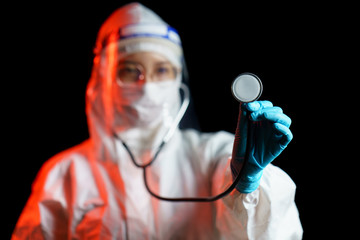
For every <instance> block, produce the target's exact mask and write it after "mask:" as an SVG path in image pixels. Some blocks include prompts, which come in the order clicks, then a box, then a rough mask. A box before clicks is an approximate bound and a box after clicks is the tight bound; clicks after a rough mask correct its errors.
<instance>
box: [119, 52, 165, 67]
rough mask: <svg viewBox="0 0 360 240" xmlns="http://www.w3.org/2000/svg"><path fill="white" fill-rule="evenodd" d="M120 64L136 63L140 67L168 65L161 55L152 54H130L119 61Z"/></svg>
mask: <svg viewBox="0 0 360 240" xmlns="http://www.w3.org/2000/svg"><path fill="white" fill-rule="evenodd" d="M120 62H136V63H140V64H142V65H149V64H158V63H170V61H169V60H168V59H167V58H166V57H165V56H163V55H161V54H159V53H154V52H137V53H132V54H130V55H128V56H126V57H124V58H122V59H121V60H120Z"/></svg>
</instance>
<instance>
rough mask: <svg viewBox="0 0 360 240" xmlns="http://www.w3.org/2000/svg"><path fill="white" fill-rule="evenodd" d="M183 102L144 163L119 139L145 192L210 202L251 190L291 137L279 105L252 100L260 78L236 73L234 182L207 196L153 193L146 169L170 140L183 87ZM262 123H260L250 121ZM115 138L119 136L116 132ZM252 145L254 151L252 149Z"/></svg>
mask: <svg viewBox="0 0 360 240" xmlns="http://www.w3.org/2000/svg"><path fill="white" fill-rule="evenodd" d="M182 89H183V91H184V95H185V97H184V101H183V104H182V106H181V108H180V111H179V113H178V116H177V117H176V120H175V121H174V124H173V126H172V127H170V129H169V131H168V133H167V134H166V135H165V137H164V138H163V141H162V142H161V144H160V145H159V147H158V148H157V151H156V152H155V154H154V157H153V158H152V159H151V160H150V161H149V162H148V163H146V164H143V165H140V164H138V163H137V162H136V160H135V158H134V156H133V154H132V153H131V151H130V149H129V147H128V146H127V145H126V143H125V142H124V141H122V140H121V139H120V140H121V142H122V144H123V146H124V147H125V149H126V150H127V151H128V153H129V155H130V158H131V159H132V161H133V162H134V164H135V165H136V166H137V167H140V168H143V173H144V174H143V176H144V184H145V186H146V189H147V190H148V192H149V193H150V194H151V195H152V196H153V197H156V198H158V199H160V200H164V201H171V202H180V201H182V202H211V201H216V200H218V199H221V198H223V197H225V196H226V195H228V194H229V193H230V192H231V191H233V190H234V188H236V189H238V190H239V191H240V192H242V193H250V192H252V191H254V190H255V189H256V188H257V187H258V186H259V184H260V178H261V176H262V171H263V169H264V168H265V167H266V166H267V165H268V164H269V163H270V162H271V161H273V160H274V158H275V157H277V156H278V155H279V154H280V153H281V152H282V150H283V149H284V148H285V147H286V146H287V144H288V143H289V142H290V141H291V139H292V134H291V132H290V130H289V126H290V123H291V120H290V118H289V117H287V116H286V115H285V114H283V113H282V110H281V108H279V107H273V105H272V103H271V102H269V101H258V102H255V101H256V100H257V99H258V98H259V97H260V96H261V93H262V89H263V85H262V83H261V81H260V79H259V78H258V77H257V76H256V75H254V74H251V73H243V74H240V75H239V76H238V77H237V78H236V79H235V80H234V82H233V84H232V88H231V89H232V93H233V96H234V97H235V98H236V99H237V100H238V101H239V102H240V114H239V120H238V124H237V129H236V133H235V140H234V147H233V154H232V160H231V170H232V174H233V178H234V181H233V183H232V184H231V186H230V187H229V188H228V189H227V190H225V191H224V192H222V193H220V194H218V195H216V196H210V197H184V198H168V197H164V196H160V195H158V194H157V193H155V192H154V191H153V190H152V189H151V187H150V186H149V185H148V182H147V174H146V170H147V168H148V167H149V166H150V165H151V164H152V163H153V162H154V161H155V160H156V158H157V156H158V154H159V153H160V151H161V150H162V148H163V147H164V145H165V144H166V143H167V142H168V141H169V140H170V138H171V136H172V134H173V133H174V129H175V128H176V127H177V125H178V123H179V122H180V120H181V118H182V116H183V115H184V113H185V111H186V108H187V106H188V104H189V94H188V90H187V88H186V87H185V86H182ZM254 122H263V124H254ZM114 136H115V137H117V138H119V136H117V135H116V134H114ZM255 147H256V150H255Z"/></svg>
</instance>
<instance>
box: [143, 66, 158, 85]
mask: <svg viewBox="0 0 360 240" xmlns="http://www.w3.org/2000/svg"><path fill="white" fill-rule="evenodd" d="M144 71H145V72H144V73H143V74H144V77H145V81H146V82H156V79H155V76H154V74H153V71H151V69H150V68H145V70H144Z"/></svg>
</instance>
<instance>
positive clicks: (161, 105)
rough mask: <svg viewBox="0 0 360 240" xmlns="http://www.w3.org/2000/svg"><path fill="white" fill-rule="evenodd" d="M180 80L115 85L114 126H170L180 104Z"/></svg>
mask: <svg viewBox="0 0 360 240" xmlns="http://www.w3.org/2000/svg"><path fill="white" fill-rule="evenodd" d="M179 88H180V79H176V80H175V81H174V80H169V81H162V82H148V83H145V84H143V85H139V84H123V85H122V86H116V90H115V94H116V95H114V104H115V110H116V113H115V115H117V116H116V118H118V121H116V122H117V123H115V125H119V124H120V125H123V126H122V127H121V128H123V127H125V125H126V127H125V128H133V127H141V128H151V127H153V126H157V125H159V124H160V123H161V124H162V125H164V126H165V127H168V126H170V124H171V123H172V121H173V119H174V117H175V115H176V113H177V111H178V110H179V106H180V94H179ZM115 128H117V126H115Z"/></svg>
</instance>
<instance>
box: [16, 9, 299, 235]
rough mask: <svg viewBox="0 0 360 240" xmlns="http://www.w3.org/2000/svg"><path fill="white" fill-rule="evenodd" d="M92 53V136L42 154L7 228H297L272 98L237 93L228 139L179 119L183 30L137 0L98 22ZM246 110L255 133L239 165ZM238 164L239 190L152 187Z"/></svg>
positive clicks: (46, 231) (39, 231)
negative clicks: (249, 98)
mask: <svg viewBox="0 0 360 240" xmlns="http://www.w3.org/2000/svg"><path fill="white" fill-rule="evenodd" d="M95 54H96V56H95V58H94V65H93V72H92V76H91V79H90V81H89V84H88V87H87V106H86V107H87V117H88V124H89V131H90V138H89V139H88V140H86V141H84V142H83V143H81V144H80V145H78V146H75V147H73V148H71V149H68V150H66V151H64V152H61V153H59V154H57V155H55V156H54V157H53V158H51V159H50V160H48V161H47V162H46V163H45V164H44V166H43V167H42V169H41V171H40V172H39V174H38V176H37V178H36V180H35V182H34V185H33V190H32V194H31V196H30V198H29V200H28V202H27V204H26V206H25V208H24V210H23V212H22V214H21V216H20V218H19V220H18V223H17V225H16V228H15V230H14V233H13V237H12V238H13V239H28V238H30V239H33V238H34V239H90V238H91V239H301V237H302V227H301V224H300V220H299V216H298V211H297V208H296V205H295V203H294V195H295V184H294V183H293V182H292V180H291V179H290V177H289V176H288V175H287V174H286V173H284V172H283V171H282V170H280V169H279V168H277V167H275V166H273V165H271V163H270V162H271V161H272V160H274V158H276V157H277V156H278V155H279V154H280V153H281V151H282V150H283V149H284V148H285V147H286V146H287V144H288V143H289V142H290V141H291V139H292V134H291V131H290V130H289V126H290V123H291V120H290V118H288V117H287V116H286V115H285V114H283V113H282V110H281V109H280V108H279V107H274V106H273V105H272V103H271V102H269V101H261V102H253V103H250V104H242V105H241V111H240V119H239V120H240V121H239V127H238V131H237V135H236V138H235V141H234V136H233V135H232V134H230V133H226V132H217V133H201V132H199V131H197V130H194V129H191V128H190V129H186V130H185V129H179V128H178V127H177V120H178V119H179V118H180V117H181V115H182V112H183V110H184V109H186V101H185V103H184V102H182V101H181V99H182V96H181V92H184V93H183V94H185V95H186V93H187V91H188V90H187V87H186V84H184V81H183V79H182V76H183V74H182V72H184V71H185V69H184V67H185V64H184V59H183V51H182V46H181V41H180V37H179V36H178V34H177V32H176V30H174V29H173V28H171V27H170V26H168V24H166V23H165V22H164V21H163V20H162V19H161V18H160V17H159V16H157V15H156V14H155V13H154V12H152V11H151V10H150V9H148V8H146V7H144V6H143V5H141V4H139V3H132V4H128V5H126V6H124V7H122V8H120V9H118V10H116V11H115V12H114V13H113V14H112V15H111V16H110V17H109V18H108V19H107V20H106V21H105V23H104V24H103V26H102V27H101V29H100V31H99V34H98V38H97V42H96V48H95ZM180 89H182V91H180ZM179 112H180V113H179ZM248 115H250V120H249V118H248ZM248 121H251V122H252V125H251V127H252V128H254V129H253V131H254V134H255V137H256V141H254V142H252V143H251V144H252V145H251V146H252V148H251V150H250V155H249V159H248V162H247V163H246V164H244V156H245V149H244V146H245V142H246V128H247V127H246V126H247V123H248ZM174 126H175V127H174ZM169 132H170V133H169ZM159 146H160V147H159ZM159 149H160V150H159ZM153 160H156V161H153ZM150 164H151V167H150V168H147V170H146V171H145V173H146V179H147V184H148V186H146V185H145V184H144V181H143V175H144V174H143V169H142V168H141V166H146V165H149V166H150ZM139 166H140V167H139ZM240 170H241V174H242V177H241V179H240V182H239V183H238V184H237V185H236V189H235V190H233V191H232V192H231V193H230V194H229V195H227V196H226V197H225V198H222V199H220V200H217V201H214V202H181V201H180V202H169V201H161V200H159V199H157V198H155V197H153V196H151V194H150V193H149V192H148V190H151V191H153V192H154V194H158V195H160V196H164V197H167V198H182V197H191V198H194V197H206V196H215V195H217V194H219V193H221V192H222V191H224V189H226V188H227V187H228V186H229V185H230V184H231V183H232V179H233V178H236V176H237V175H238V174H239V173H240ZM147 188H149V189H147Z"/></svg>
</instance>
